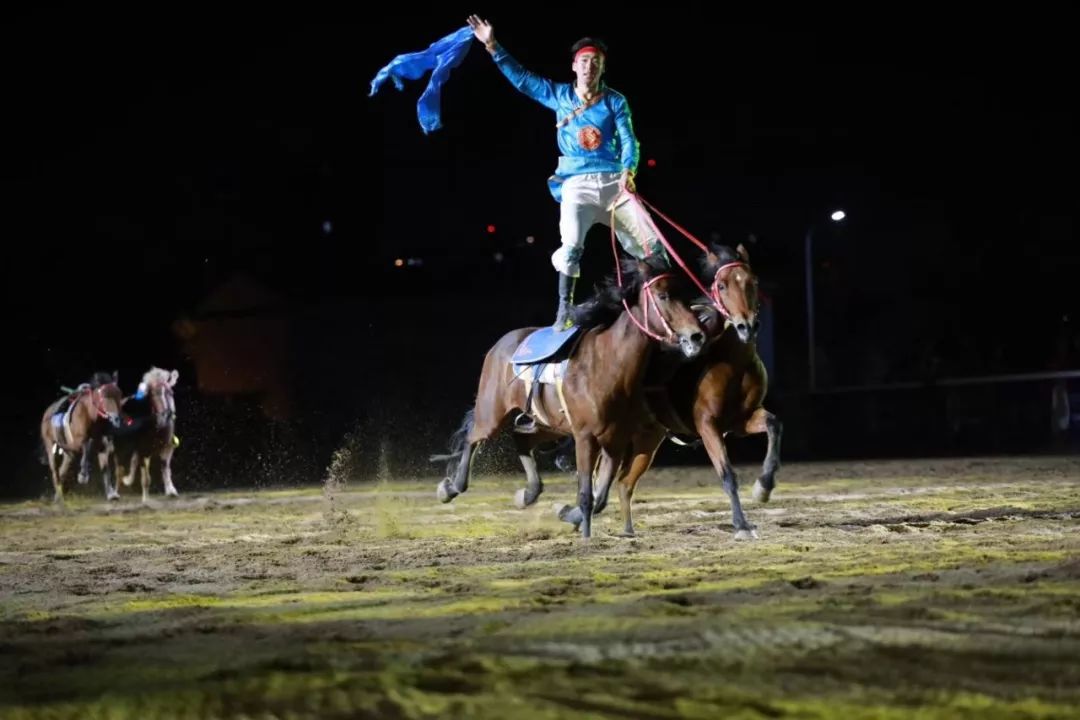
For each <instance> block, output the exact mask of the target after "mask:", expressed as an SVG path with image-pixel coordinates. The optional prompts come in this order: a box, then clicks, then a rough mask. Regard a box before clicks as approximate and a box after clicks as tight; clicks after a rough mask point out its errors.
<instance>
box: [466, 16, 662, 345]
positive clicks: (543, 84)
mask: <svg viewBox="0 0 1080 720" xmlns="http://www.w3.org/2000/svg"><path fill="white" fill-rule="evenodd" d="M468 23H469V27H471V28H472V30H473V34H474V35H475V36H476V38H477V39H478V40H479V41H480V42H482V43H483V44H484V47H486V48H487V51H488V52H489V53H490V54H491V56H492V58H493V59H494V60H495V64H496V65H498V67H499V69H500V70H501V71H502V73H503V74H504V75H505V76H506V77H507V79H509V80H510V82H511V84H513V86H514V87H516V88H517V89H518V90H520V91H521V92H522V93H524V94H525V95H528V96H529V97H531V98H532V99H533V100H536V101H537V102H539V103H540V104H541V105H544V106H545V107H547V108H549V109H551V110H553V111H554V112H555V117H556V124H555V128H556V138H557V140H558V145H559V151H560V153H561V156H560V157H559V164H558V168H557V169H556V171H555V174H554V175H552V176H551V178H549V180H548V187H549V188H550V190H551V194H552V196H553V197H554V198H555V200H556V202H558V203H559V204H560V213H559V234H560V235H561V238H562V245H561V246H560V247H559V249H558V250H556V251H555V253H554V254H553V255H552V256H551V263H552V265H554V266H555V269H556V270H557V271H558V272H559V309H558V313H557V315H556V318H555V323H554V327H555V328H556V329H557V330H564V329H567V328H568V327H570V326H571V324H572V323H571V320H570V312H569V311H570V307H571V305H572V304H573V299H574V286H575V284H576V283H577V278H578V277H579V276H580V274H581V267H580V260H581V255H582V251H583V248H584V244H585V236H586V234H587V233H588V232H589V229H590V228H591V227H592V226H593V225H595V224H597V223H601V224H604V225H608V226H610V225H611V223H612V221H614V224H615V228H614V230H615V234H616V237H618V239H619V242H620V243H621V244H622V246H623V248H625V249H626V251H627V252H628V253H630V254H631V255H633V256H634V257H636V258H644V257H647V256H649V255H654V254H659V255H661V256H664V257H666V255H665V254H664V250H663V247H662V246H661V245H660V243H659V240H658V235H659V233H658V232H657V230H656V228H655V227H654V225H653V223H652V220H651V219H650V218H649V216H648V213H647V212H646V211H645V209H644V208H643V207H642V206H641V203H640V202H639V201H638V200H637V198H636V197H635V196H634V189H635V188H634V174H635V173H636V172H637V166H638V160H639V157H640V146H639V143H638V140H637V137H636V136H635V135H634V128H633V123H632V121H631V114H630V106H629V104H628V103H627V101H626V98H625V97H624V96H623V95H622V94H621V93H619V92H617V91H615V90H612V89H611V88H609V87H608V86H607V85H606V84H605V83H604V82H603V80H602V79H603V76H604V70H605V68H606V65H607V48H606V46H605V45H604V44H603V43H602V42H600V41H599V40H595V39H593V38H582V39H581V40H579V41H577V42H576V43H574V45H573V47H572V48H571V54H572V56H573V61H572V63H571V66H570V67H571V69H572V70H573V71H574V75H575V77H576V80H575V82H574V83H573V84H572V85H571V84H570V83H556V82H554V81H552V80H548V79H546V78H542V77H540V76H538V75H536V74H534V73H532V72H530V71H528V70H526V69H525V68H524V67H522V66H521V65H520V64H519V63H518V62H517V61H516V60H515V59H514V58H512V57H511V56H510V55H509V53H507V52H506V50H505V49H504V48H503V47H502V46H501V45H499V44H498V43H497V42H496V41H495V31H494V29H493V28H492V26H491V24H490V23H489V22H487V21H486V20H481V19H480V18H479V17H478V16H476V15H470V16H469V18H468Z"/></svg>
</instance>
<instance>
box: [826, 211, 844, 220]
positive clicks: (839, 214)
mask: <svg viewBox="0 0 1080 720" xmlns="http://www.w3.org/2000/svg"><path fill="white" fill-rule="evenodd" d="M829 217H831V218H832V219H833V222H840V221H841V220H843V219H844V218H846V217H847V213H845V212H844V211H843V210H836V211H834V212H833V214H832V215H830V216H829Z"/></svg>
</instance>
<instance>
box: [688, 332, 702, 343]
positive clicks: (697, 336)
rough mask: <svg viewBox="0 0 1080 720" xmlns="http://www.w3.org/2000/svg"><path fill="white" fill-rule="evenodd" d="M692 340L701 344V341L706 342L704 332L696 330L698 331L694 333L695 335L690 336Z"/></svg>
mask: <svg viewBox="0 0 1080 720" xmlns="http://www.w3.org/2000/svg"><path fill="white" fill-rule="evenodd" d="M690 340H691V341H693V342H694V343H697V344H701V343H703V342H705V335H703V334H702V333H699V332H696V333H694V334H693V335H691V336H690Z"/></svg>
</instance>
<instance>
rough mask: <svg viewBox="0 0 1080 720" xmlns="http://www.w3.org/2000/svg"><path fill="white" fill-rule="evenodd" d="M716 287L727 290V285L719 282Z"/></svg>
mask: <svg viewBox="0 0 1080 720" xmlns="http://www.w3.org/2000/svg"><path fill="white" fill-rule="evenodd" d="M716 289H717V290H720V291H724V290H727V285H725V284H724V283H720V284H719V285H717V286H716Z"/></svg>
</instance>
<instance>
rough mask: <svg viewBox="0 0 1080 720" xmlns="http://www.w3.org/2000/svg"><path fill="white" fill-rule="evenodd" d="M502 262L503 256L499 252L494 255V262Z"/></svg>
mask: <svg viewBox="0 0 1080 720" xmlns="http://www.w3.org/2000/svg"><path fill="white" fill-rule="evenodd" d="M502 261H503V254H502V253H501V252H497V253H495V262H497V263H501V262H502Z"/></svg>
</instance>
